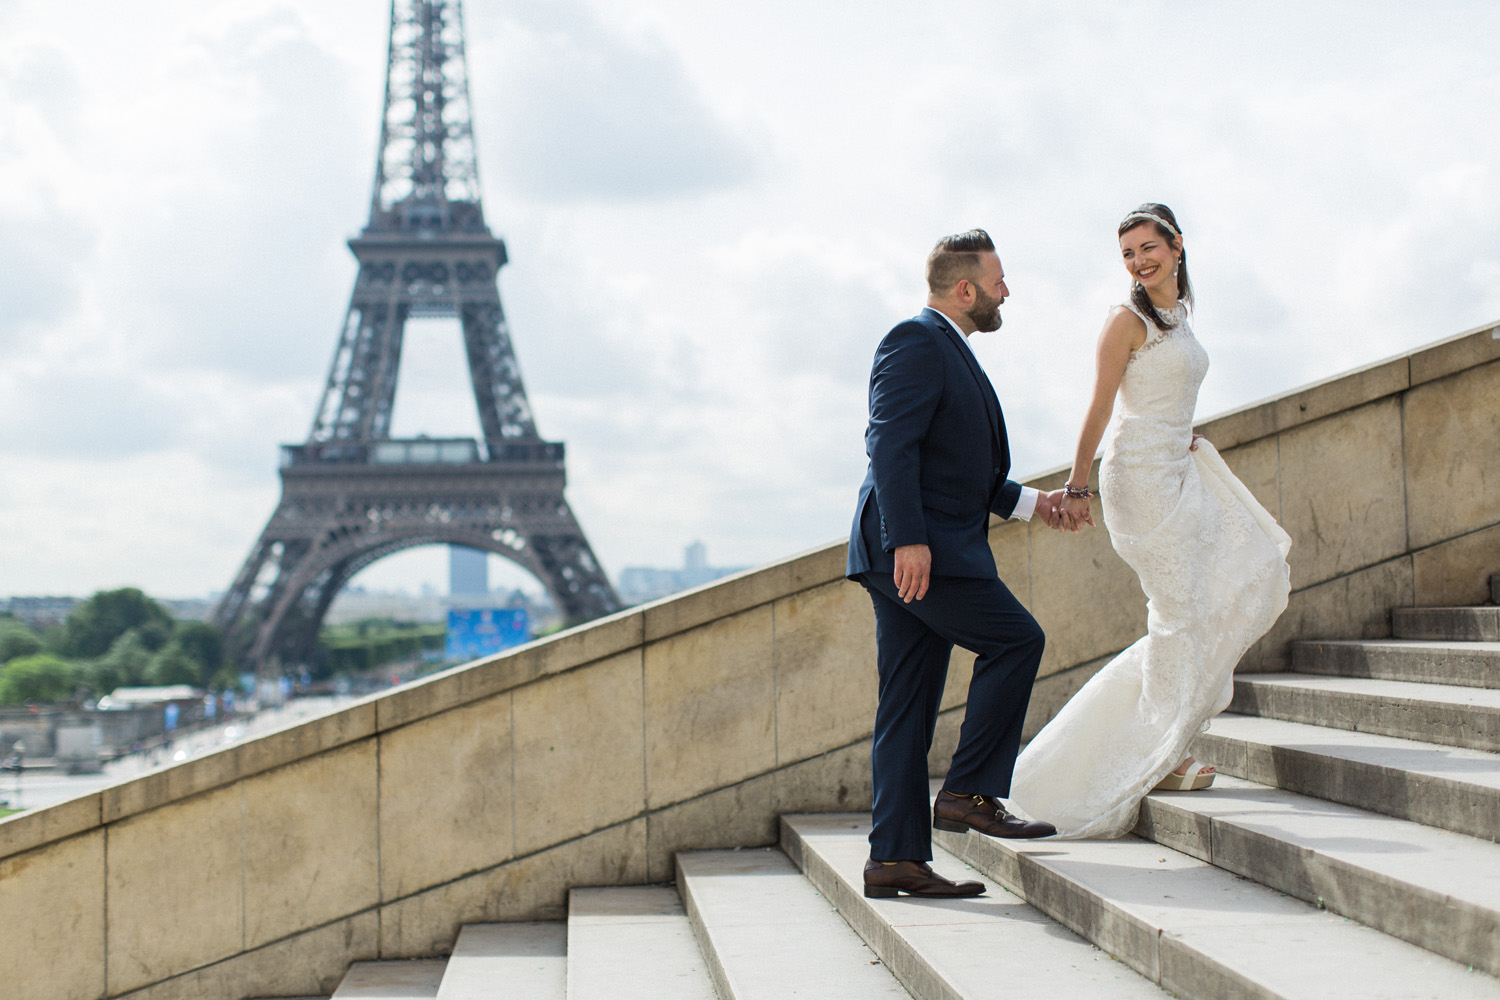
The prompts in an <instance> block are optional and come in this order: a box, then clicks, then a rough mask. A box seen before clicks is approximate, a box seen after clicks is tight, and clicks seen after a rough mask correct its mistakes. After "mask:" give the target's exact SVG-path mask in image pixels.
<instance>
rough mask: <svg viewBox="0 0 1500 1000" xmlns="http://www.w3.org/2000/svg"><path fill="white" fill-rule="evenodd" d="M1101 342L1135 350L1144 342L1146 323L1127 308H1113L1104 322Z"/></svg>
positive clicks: (1100, 337)
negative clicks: (1126, 346) (1125, 346)
mask: <svg viewBox="0 0 1500 1000" xmlns="http://www.w3.org/2000/svg"><path fill="white" fill-rule="evenodd" d="M1099 339H1100V340H1101V341H1106V342H1108V343H1111V344H1123V345H1128V347H1129V349H1130V350H1132V351H1133V350H1135V349H1136V348H1138V347H1140V346H1141V345H1142V344H1144V343H1145V342H1146V321H1145V320H1143V319H1141V318H1140V317H1139V316H1137V315H1136V314H1135V311H1134V310H1132V309H1131V308H1130V307H1129V306H1115V307H1114V308H1113V309H1111V310H1110V311H1109V316H1108V318H1106V319H1105V321H1104V330H1103V332H1102V333H1100V334H1099Z"/></svg>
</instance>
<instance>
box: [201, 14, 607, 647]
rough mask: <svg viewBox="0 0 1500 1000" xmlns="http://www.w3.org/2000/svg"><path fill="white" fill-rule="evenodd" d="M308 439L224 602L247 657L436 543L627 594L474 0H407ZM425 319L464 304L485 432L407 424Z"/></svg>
mask: <svg viewBox="0 0 1500 1000" xmlns="http://www.w3.org/2000/svg"><path fill="white" fill-rule="evenodd" d="M349 249H350V250H352V251H353V252H354V256H355V258H357V259H358V261H359V274H358V276H357V277H356V278H355V282H354V293H353V295H352V296H351V298H350V302H349V311H348V314H347V316H346V318H345V320H344V325H343V329H342V330H341V331H340V333H339V338H338V344H337V346H336V347H335V349H334V353H333V364H332V366H331V368H330V369H329V372H328V381H327V384H326V385H325V387H324V389H323V398H322V401H321V402H320V403H319V404H318V409H317V413H316V415H315V416H314V418H313V424H312V432H311V433H310V434H309V435H308V438H307V442H306V443H305V444H300V445H284V446H282V449H281V470H280V471H281V502H280V503H278V504H277V506H276V510H275V512H274V513H272V515H271V520H270V522H269V523H268V524H267V525H266V528H265V530H264V531H262V532H261V535H260V538H259V539H258V540H257V541H256V543H255V546H254V547H253V548H252V549H251V550H250V555H249V557H248V558H247V559H246V560H245V563H244V566H243V567H242V568H241V569H240V571H239V574H238V575H237V576H236V577H235V579H234V584H233V585H232V586H231V587H230V589H229V591H228V593H227V594H226V595H225V596H224V599H223V600H222V601H221V602H220V603H219V605H218V607H217V608H216V609H215V612H214V623H215V624H216V625H218V626H219V628H220V629H221V630H222V631H223V632H224V635H225V638H226V647H227V650H228V652H229V654H230V655H231V656H233V657H234V658H235V660H236V662H238V663H239V664H240V665H241V666H242V668H244V669H254V670H256V671H258V672H261V673H263V674H264V673H274V672H276V671H277V670H279V666H280V665H284V664H294V663H299V662H306V661H307V659H308V654H309V653H310V651H311V649H312V646H313V643H314V642H315V640H316V638H317V633H318V627H319V625H320V624H321V623H322V620H323V616H324V614H325V613H326V612H327V610H328V605H329V603H330V602H331V601H332V600H333V598H334V595H336V594H337V593H338V592H339V590H341V589H342V588H343V586H344V585H345V584H346V583H347V582H348V581H349V580H350V579H351V578H352V577H353V576H354V575H355V574H356V573H358V572H359V571H360V570H361V569H364V568H365V567H366V566H368V565H370V564H371V563H373V562H375V561H376V560H378V559H382V558H384V557H385V556H388V555H391V554H392V553H395V552H399V551H401V550H402V549H407V548H412V547H414V546H418V545H432V544H448V545H464V546H469V547H472V548H475V549H482V550H486V551H489V552H496V553H499V554H500V555H502V556H504V557H505V558H507V559H510V560H511V561H513V562H515V563H517V564H518V565H520V566H522V567H523V568H525V569H527V570H529V571H530V572H531V573H532V574H533V575H535V576H536V577H537V578H538V579H539V580H540V581H541V582H542V583H543V584H544V585H545V586H546V587H547V589H548V590H549V591H550V592H551V595H552V598H553V600H554V601H556V603H557V606H558V608H559V609H560V610H561V611H562V613H563V614H564V616H565V617H566V618H567V619H568V620H569V621H570V622H579V621H586V620H588V619H590V618H595V617H598V616H600V615H603V614H606V613H608V612H610V611H614V610H616V609H617V608H618V607H619V600H618V598H616V596H615V593H614V590H613V589H612V588H611V587H610V584H609V580H608V578H606V577H605V575H604V572H603V570H601V569H600V567H599V564H598V562H597V561H596V560H595V558H594V553H593V551H592V549H590V547H589V543H588V540H587V539H586V538H584V535H583V531H582V529H581V528H579V526H578V522H577V520H576V519H575V518H574V516H573V512H572V510H571V509H570V508H569V507H568V502H567V500H566V499H565V498H564V496H563V487H564V484H565V482H566V473H565V471H564V468H563V445H562V443H561V442H559V441H545V440H543V439H542V438H541V437H540V436H539V435H538V433H537V430H536V425H535V423H534V422H533V419H532V414H531V405H530V403H528V402H527V399H526V390H525V388H524V386H523V385H522V383H521V372H520V369H519V368H518V366H517V364H516V357H515V353H514V351H513V350H512V349H511V341H510V331H509V328H508V327H507V325H506V321H505V314H504V311H503V310H502V309H501V306H500V292H499V288H498V286H497V284H496V279H497V275H498V273H499V270H500V268H501V267H502V266H503V265H504V264H505V262H506V259H507V258H506V253H505V243H504V241H502V240H500V239H497V238H496V237H495V236H494V235H493V234H492V233H491V232H490V229H489V227H488V226H487V225H486V224H485V220H484V209H483V205H482V203H481V200H480V192H479V166H478V161H477V157H476V152H475V146H474V130H473V119H472V117H471V115H470V107H469V85H468V70H467V64H466V60H465V56H464V33H463V14H462V5H461V3H460V2H459V0H393V2H392V4H391V34H390V50H389V56H388V59H387V64H386V83H385V110H384V114H383V115H382V117H381V124H380V151H379V155H378V156H377V158H376V161H375V191H374V196H373V198H372V199H371V203H370V220H369V223H368V224H367V225H366V226H365V228H364V230H363V232H361V233H360V235H359V236H357V237H355V238H354V239H351V240H350V241H349ZM413 317H450V318H452V317H456V318H457V319H458V320H459V325H460V326H461V327H462V330H463V339H464V347H465V352H466V354H467V356H468V362H469V375H470V381H471V383H472V384H473V388H474V401H475V403H476V404H477V405H478V407H479V423H480V428H481V431H482V433H483V435H484V440H483V441H475V440H470V439H431V438H416V439H404V440H403V439H397V438H393V437H391V436H390V429H391V411H392V404H393V402H394V400H395V394H396V375H397V371H398V369H399V367H400V363H401V340H402V334H403V331H404V329H405V326H406V321H407V320H408V319H411V318H413Z"/></svg>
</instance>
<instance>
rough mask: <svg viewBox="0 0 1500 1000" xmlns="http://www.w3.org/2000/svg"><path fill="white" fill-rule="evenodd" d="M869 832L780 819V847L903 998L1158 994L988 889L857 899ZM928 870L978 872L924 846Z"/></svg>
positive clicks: (858, 821)
mask: <svg viewBox="0 0 1500 1000" xmlns="http://www.w3.org/2000/svg"><path fill="white" fill-rule="evenodd" d="M869 829H870V825H869V817H867V816H847V815H845V816H837V815H824V816H787V817H784V818H783V820H782V836H781V843H782V848H783V850H785V851H786V852H787V854H788V855H789V856H791V857H792V858H793V859H794V860H795V861H796V862H797V864H798V865H799V866H800V867H801V868H802V870H803V872H805V873H806V876H807V878H808V879H809V880H810V881H811V882H812V884H813V885H814V886H815V887H816V888H817V890H818V891H819V892H820V893H822V894H823V897H824V898H825V899H827V900H828V901H829V902H831V903H832V904H833V905H834V906H835V907H837V908H838V911H839V914H840V915H841V916H843V918H844V919H845V920H847V921H848V922H849V924H850V926H852V927H853V928H854V929H855V930H856V931H857V932H858V933H859V936H860V937H861V938H863V939H864V940H865V941H866V942H868V943H869V945H870V948H871V949H872V950H873V951H874V952H875V954H876V955H878V956H879V958H880V961H881V963H882V964H884V965H885V966H886V967H887V968H888V969H890V970H891V972H892V973H893V974H894V975H895V976H896V978H897V979H899V980H900V981H901V983H902V985H904V986H905V987H906V989H907V991H909V992H910V994H911V995H912V996H914V997H922V998H923V1000H972V998H978V997H992V996H995V995H996V991H997V984H1004V985H1003V992H1004V994H1005V995H1007V996H1035V997H1079V998H1082V997H1088V998H1095V997H1099V998H1103V997H1108V998H1110V1000H1127V998H1146V997H1151V998H1157V1000H1160V998H1162V997H1163V994H1162V992H1161V991H1160V990H1159V989H1157V988H1156V986H1154V985H1152V984H1151V983H1150V982H1148V981H1147V980H1145V979H1144V978H1142V977H1140V976H1137V975H1135V974H1134V973H1132V972H1130V970H1128V969H1124V968H1122V967H1121V965H1120V963H1119V962H1117V961H1115V960H1114V959H1113V958H1111V957H1110V956H1109V955H1107V954H1106V953H1105V952H1103V951H1101V950H1099V949H1098V948H1095V947H1093V946H1091V945H1090V944H1089V943H1088V942H1086V941H1084V940H1082V939H1081V938H1079V937H1077V936H1076V935H1074V934H1071V933H1069V932H1068V931H1067V930H1065V929H1064V928H1061V927H1059V926H1058V925H1057V924H1056V923H1055V922H1053V921H1052V920H1049V919H1048V918H1046V917H1045V916H1043V915H1042V914H1040V913H1038V912H1037V911H1036V910H1035V909H1033V908H1032V907H1030V906H1027V905H1026V904H1025V903H1024V902H1022V901H1021V900H1020V899H1018V898H1017V897H1016V896H1014V895H1013V894H1011V893H1009V892H1006V891H1004V890H1002V889H1000V888H999V887H997V886H994V885H991V888H990V891H989V892H988V893H987V894H986V895H984V896H979V897H976V898H971V899H954V900H936V899H933V900H922V901H920V902H915V901H913V900H910V899H884V900H877V899H866V898H865V897H864V895H863V885H862V881H861V875H860V873H861V871H862V870H863V868H864V859H865V857H866V856H867V855H868V854H869V844H868V843H867V842H866V837H867V836H868V834H869ZM933 868H935V869H936V870H937V871H938V873H939V874H942V875H945V876H947V877H949V878H955V879H966V878H974V877H976V875H977V873H976V872H974V871H972V870H970V869H968V867H967V866H965V865H964V864H962V863H961V862H960V861H959V860H958V859H957V858H954V857H953V856H952V855H951V854H949V853H948V852H947V851H944V850H943V849H942V848H940V847H936V848H934V849H933ZM829 995H840V994H838V993H837V992H836V991H835V993H832V994H829ZM898 995H899V994H898Z"/></svg>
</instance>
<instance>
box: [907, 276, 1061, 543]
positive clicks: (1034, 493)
mask: <svg viewBox="0 0 1500 1000" xmlns="http://www.w3.org/2000/svg"><path fill="white" fill-rule="evenodd" d="M928 308H929V309H931V308H932V307H931V306H928ZM932 311H933V312H935V313H937V314H938V315H939V316H941V317H943V319H945V320H947V322H948V325H949V326H951V327H953V332H954V333H956V334H958V339H959V340H961V341H963V343H964V350H966V351H968V352H969V355H970V356H971V357H972V358H973V359H974V363H975V364H979V355H977V354H975V353H974V348H972V347H970V346H969V335H968V334H966V333H964V331H963V328H962V327H960V326H959V325H958V324H957V323H955V322H953V320H952V319H951V318H949V316H948V314H947V313H945V312H943V311H942V310H941V309H933V310H932ZM979 368H980V371H983V370H984V366H983V365H979ZM1041 495H1042V494H1041V492H1040V491H1039V490H1034V489H1032V488H1031V487H1030V486H1022V487H1021V499H1019V500H1017V501H1016V509H1015V510H1013V511H1011V513H1010V516H1011V517H1019V518H1020V519H1021V520H1023V521H1029V520H1031V515H1032V514H1035V513H1036V500H1037V497H1039V496H1041Z"/></svg>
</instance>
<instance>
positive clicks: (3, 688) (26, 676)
mask: <svg viewBox="0 0 1500 1000" xmlns="http://www.w3.org/2000/svg"><path fill="white" fill-rule="evenodd" d="M77 682H78V668H77V667H76V666H74V665H73V664H71V663H69V662H67V661H66V660H60V659H58V658H57V657H55V656H50V655H48V654H46V653H37V654H34V655H32V656H22V657H19V658H17V659H14V660H11V661H10V662H8V663H6V664H5V666H4V667H0V704H6V705H22V704H25V703H26V702H43V703H45V702H57V701H70V700H72V697H73V691H74V688H75V687H76V685H77Z"/></svg>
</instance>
